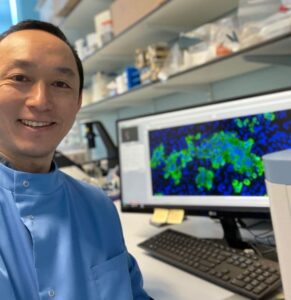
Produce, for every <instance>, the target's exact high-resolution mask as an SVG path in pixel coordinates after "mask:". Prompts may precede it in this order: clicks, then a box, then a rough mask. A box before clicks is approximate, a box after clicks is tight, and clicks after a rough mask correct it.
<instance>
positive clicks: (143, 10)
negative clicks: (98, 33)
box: [111, 0, 167, 35]
mask: <svg viewBox="0 0 291 300" xmlns="http://www.w3.org/2000/svg"><path fill="white" fill-rule="evenodd" d="M166 1H167V0H138V1H136V0H116V1H114V2H113V3H112V6H111V15H112V20H113V32H114V35H117V34H120V33H121V32H122V31H124V30H126V29H127V28H128V27H129V26H131V25H133V24H134V23H135V22H137V21H138V20H140V19H141V18H142V17H144V16H145V15H147V14H148V13H150V12H151V11H152V10H154V9H156V8H157V7H158V6H160V5H161V4H162V3H164V2H166Z"/></svg>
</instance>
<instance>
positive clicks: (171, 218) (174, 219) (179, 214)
mask: <svg viewBox="0 0 291 300" xmlns="http://www.w3.org/2000/svg"><path fill="white" fill-rule="evenodd" d="M184 215H185V211H184V210H183V209H170V210H169V214H168V219H167V223H168V224H181V223H182V222H183V220H184Z"/></svg>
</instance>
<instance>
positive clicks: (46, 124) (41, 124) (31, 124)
mask: <svg viewBox="0 0 291 300" xmlns="http://www.w3.org/2000/svg"><path fill="white" fill-rule="evenodd" d="M19 121H20V123H22V124H23V125H25V126H28V127H31V128H43V127H49V126H52V125H54V124H55V122H43V121H32V120H22V119H20V120H19Z"/></svg>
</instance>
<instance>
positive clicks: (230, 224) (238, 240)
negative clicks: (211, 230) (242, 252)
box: [219, 217, 251, 249]
mask: <svg viewBox="0 0 291 300" xmlns="http://www.w3.org/2000/svg"><path fill="white" fill-rule="evenodd" d="M219 220H220V223H221V226H222V228H223V232H224V240H225V241H226V243H227V244H228V246H230V247H232V248H236V249H247V248H251V246H250V245H249V244H248V243H246V242H244V241H243V240H242V237H241V234H240V231H239V228H238V226H237V221H236V220H235V218H233V217H220V218H219Z"/></svg>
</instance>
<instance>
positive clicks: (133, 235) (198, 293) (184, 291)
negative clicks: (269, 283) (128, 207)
mask: <svg viewBox="0 0 291 300" xmlns="http://www.w3.org/2000/svg"><path fill="white" fill-rule="evenodd" d="M116 206H117V208H118V211H119V212H120V204H119V203H118V202H117V204H116ZM150 217H151V216H150V215H149V214H138V213H120V218H121V223H122V227H123V231H124V237H125V241H126V244H127V248H128V250H129V252H130V253H131V254H133V256H134V257H135V258H136V259H137V261H138V263H139V266H140V269H141V271H142V273H143V277H144V286H145V289H146V291H147V292H148V293H149V294H150V295H151V296H152V297H153V298H154V299H155V300H193V299H195V300H246V299H247V298H245V297H242V296H239V295H237V294H234V293H232V292H230V291H228V290H226V289H223V288H221V287H219V286H217V285H215V284H212V283H210V282H207V281H205V280H203V279H200V278H198V277H195V276H193V275H191V274H189V273H187V272H184V271H182V270H179V269H177V268H175V267H173V266H171V265H169V264H166V263H164V262H162V261H159V260H157V259H155V258H153V257H151V256H149V255H147V254H146V252H145V251H144V250H143V249H141V248H139V247H137V244H138V243H140V242H142V241H144V240H145V239H147V238H149V237H151V236H153V235H155V234H157V233H158V232H160V231H162V230H164V229H165V227H162V228H157V227H154V226H152V225H150V224H149V220H150ZM169 227H171V228H173V229H175V230H180V231H183V232H186V233H190V234H193V235H195V236H197V237H199V236H203V237H209V238H211V237H216V238H217V237H222V230H221V228H220V226H219V225H218V224H217V223H216V222H214V221H213V220H210V219H209V218H203V217H189V218H187V220H186V221H185V222H183V224H181V225H178V226H177V225H175V226H169Z"/></svg>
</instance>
